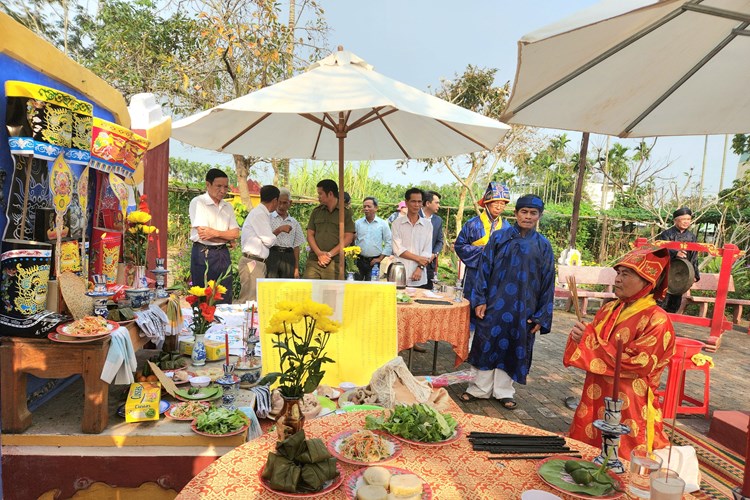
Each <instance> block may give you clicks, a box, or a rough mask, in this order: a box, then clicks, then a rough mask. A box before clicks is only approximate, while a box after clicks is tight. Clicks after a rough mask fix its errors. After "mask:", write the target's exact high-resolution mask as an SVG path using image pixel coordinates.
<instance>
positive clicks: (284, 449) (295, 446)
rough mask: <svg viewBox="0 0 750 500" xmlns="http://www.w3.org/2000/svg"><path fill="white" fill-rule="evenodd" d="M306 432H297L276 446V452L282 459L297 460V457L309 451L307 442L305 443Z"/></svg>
mask: <svg viewBox="0 0 750 500" xmlns="http://www.w3.org/2000/svg"><path fill="white" fill-rule="evenodd" d="M305 439H306V438H305V431H304V430H301V431H299V432H295V433H294V434H292V435H291V436H289V437H288V438H286V439H285V440H283V441H282V442H280V443H277V444H276V451H277V452H279V454H280V455H281V456H282V457H285V458H288V459H289V460H295V459H296V458H297V456H299V455H300V454H302V453H304V452H305V451H307V442H306V441H305Z"/></svg>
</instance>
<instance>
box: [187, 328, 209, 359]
mask: <svg viewBox="0 0 750 500" xmlns="http://www.w3.org/2000/svg"><path fill="white" fill-rule="evenodd" d="M203 339H204V335H203V334H197V335H196V336H195V342H193V352H192V353H191V354H190V359H191V360H192V361H193V366H203V365H205V364H206V344H205V341H204V340H203Z"/></svg>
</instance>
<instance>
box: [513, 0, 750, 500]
mask: <svg viewBox="0 0 750 500" xmlns="http://www.w3.org/2000/svg"><path fill="white" fill-rule="evenodd" d="M748 26H750V0H661V1H655V0H627V1H626V0H609V1H605V2H602V3H600V4H597V5H595V6H593V7H591V8H589V9H587V10H584V11H581V12H579V13H578V14H575V15H573V16H571V17H569V18H567V19H563V20H561V21H559V22H557V23H554V24H551V25H549V26H546V27H544V28H542V29H539V30H537V31H534V32H532V33H529V34H528V35H525V36H524V37H523V38H521V40H520V41H519V42H518V45H519V54H518V68H517V71H516V80H515V84H514V86H513V94H512V95H511V99H510V101H509V103H508V106H507V108H506V109H507V111H506V113H505V114H504V115H503V117H502V119H503V120H505V121H507V122H509V123H517V124H523V125H533V126H538V127H547V128H556V129H567V130H579V131H582V132H584V138H583V141H582V144H581V163H580V168H579V179H578V180H579V183H578V184H579V185H580V184H581V181H582V174H583V171H584V168H583V167H584V166H585V156H586V151H585V149H586V147H585V146H586V145H587V143H588V133H589V132H597V133H601V134H607V135H613V136H618V137H655V136H675V135H707V134H730V133H746V132H748V131H750V118H749V117H750V92H748V90H747V89H748V84H749V83H750V64H748V62H749V61H750V29H748ZM576 213H577V208H576V206H575V205H574V214H576ZM571 226H573V224H571ZM573 237H574V236H571V240H572V241H574V240H573V239H572V238H573ZM718 302H720V301H717V306H718ZM748 430H749V431H750V428H749V429H748ZM745 462H746V464H745V474H744V482H743V486H742V488H741V492H742V495H744V496H743V497H742V498H747V497H750V446H748V452H747V453H746V456H745ZM738 493H739V491H738Z"/></svg>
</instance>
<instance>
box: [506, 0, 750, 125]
mask: <svg viewBox="0 0 750 500" xmlns="http://www.w3.org/2000/svg"><path fill="white" fill-rule="evenodd" d="M748 25H750V0H703V1H701V0H661V1H654V0H629V1H625V0H610V1H606V2H602V3H600V4H597V5H594V6H593V7H591V8H589V9H586V10H584V11H581V12H579V13H577V14H575V15H573V16H571V17H569V18H567V19H564V20H561V21H559V22H557V23H554V24H551V25H549V26H547V27H545V28H542V29H539V30H537V31H534V32H532V33H529V34H528V35H526V36H524V37H523V38H521V40H520V41H519V42H518V45H519V57H518V69H517V71H516V80H515V85H514V86H513V94H512V96H511V99H510V101H509V103H508V106H507V108H506V109H507V112H506V113H505V115H503V117H502V119H503V120H504V121H507V122H508V123H519V124H524V125H533V126H539V127H547V128H556V129H567V130H579V131H582V132H596V133H600V134H606V135H613V136H618V137H656V136H665V135H705V134H728V133H741V132H747V131H749V130H750V119H748V116H750V92H748V91H747V85H748V82H750V65H749V64H747V61H748V59H749V58H750V30H749V29H748Z"/></svg>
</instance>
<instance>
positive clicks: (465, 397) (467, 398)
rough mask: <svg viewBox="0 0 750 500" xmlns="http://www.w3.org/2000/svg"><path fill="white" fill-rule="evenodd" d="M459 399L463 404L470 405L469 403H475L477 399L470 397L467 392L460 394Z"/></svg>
mask: <svg viewBox="0 0 750 500" xmlns="http://www.w3.org/2000/svg"><path fill="white" fill-rule="evenodd" d="M459 399H460V400H461V401H463V402H464V403H470V402H471V401H476V400H477V399H479V398H478V397H476V396H472V395H471V394H469V393H468V392H464V393H463V394H461V396H459Z"/></svg>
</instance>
